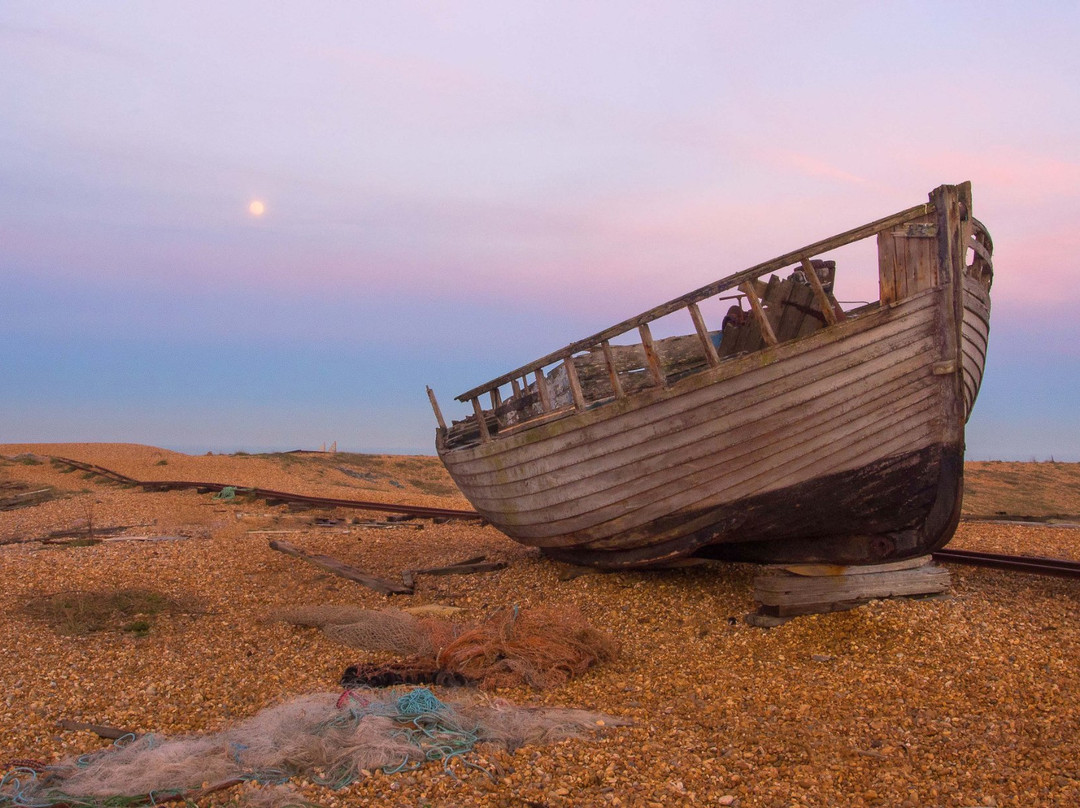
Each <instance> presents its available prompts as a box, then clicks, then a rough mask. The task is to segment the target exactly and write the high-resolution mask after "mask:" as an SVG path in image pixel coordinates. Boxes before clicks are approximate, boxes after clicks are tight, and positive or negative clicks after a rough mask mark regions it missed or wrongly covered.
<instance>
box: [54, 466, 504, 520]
mask: <svg viewBox="0 0 1080 808" xmlns="http://www.w3.org/2000/svg"><path fill="white" fill-rule="evenodd" d="M52 459H53V460H55V461H56V462H57V463H61V464H63V465H65V466H70V467H71V468H74V469H79V470H80V471H86V472H89V473H91V474H96V475H98V476H99V477H104V478H105V479H107V480H112V481H113V482H115V483H121V484H123V485H132V486H138V487H140V488H142V489H143V490H144V491H177V490H184V489H195V490H197V491H199V492H200V493H207V492H210V491H223V490H225V489H226V488H235V489H236V491H237V492H238V493H241V494H248V495H250V496H253V497H257V498H258V499H265V500H277V501H280V502H296V503H301V504H305V505H317V506H322V507H327V508H356V509H357V510H362V511H378V512H380V513H400V514H407V515H409V516H420V517H425V518H435V517H438V518H441V519H482V518H483V517H481V516H480V514H478V513H477V512H476V511H467V510H459V509H456V508H428V507H425V506H423V505H404V504H397V503H389V502H369V501H365V500H358V499H334V498H331V497H312V496H307V495H306V494H293V493H289V492H287V491H274V490H272V489H269V488H249V487H246V486H240V485H229V484H227V483H206V482H193V481H189V480H136V479H135V478H134V477H128V476H127V475H125V474H120V473H119V472H116V471H112V470H111V469H107V468H103V467H102V466H95V465H94V464H93V463H83V462H82V461H80V460H71V459H70V458H67V457H53V458H52Z"/></svg>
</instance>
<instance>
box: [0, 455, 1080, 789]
mask: <svg viewBox="0 0 1080 808" xmlns="http://www.w3.org/2000/svg"><path fill="white" fill-rule="evenodd" d="M22 451H32V452H37V453H38V454H48V453H54V454H58V455H63V456H68V457H72V458H73V459H77V460H83V461H87V462H91V463H96V464H99V465H102V466H105V467H107V468H113V469H115V470H117V471H121V472H123V473H125V474H129V475H131V476H133V477H136V478H140V479H150V478H153V477H155V475H157V477H156V478H157V479H198V480H208V481H217V482H223V483H237V484H241V485H259V486H262V487H265V488H273V489H277V490H284V491H297V492H301V493H310V494H315V495H323V496H350V497H353V498H375V497H376V496H385V497H386V499H387V501H393V500H394V499H397V500H399V501H403V502H409V503H414V504H421V505H441V506H446V507H467V504H466V503H465V502H464V501H463V500H461V499H460V498H459V497H454V496H452V495H447V494H438V495H435V494H431V493H428V492H430V491H431V490H442V489H439V488H438V487H437V486H439V485H445V484H446V481H445V477H442V478H440V477H439V473H440V471H441V469H440V467H439V466H438V461H437V460H434V459H426V458H421V459H410V460H415V461H416V462H415V463H414V466H415V468H416V469H419V468H421V467H423V468H424V470H423V474H422V475H421V476H417V475H418V474H419V472H416V471H415V469H414V471H413V472H412V473H413V475H414V476H417V479H418V480H420V482H421V483H422V484H415V485H414V484H412V483H409V482H408V481H406V480H398V482H401V483H402V484H404V485H405V486H406V488H404V489H398V488H396V487H393V486H390V485H389V484H388V483H386V482H385V480H383V481H382V482H372V481H370V480H362V479H357V478H355V477H350V476H349V475H346V474H343V473H339V472H338V471H336V470H335V469H334V468H333V467H332V466H331V465H329V464H326V463H322V462H311V463H309V462H307V461H305V460H304V459H303V458H301V459H294V460H292V461H282V460H280V459H277V458H273V459H272V458H265V457H221V456H214V457H187V456H184V455H178V454H175V453H170V452H164V451H163V450H159V449H153V448H151V447H139V446H130V447H129V446H117V445H95V444H87V445H82V446H78V445H67V446H63V447H47V446H36V447H34V446H30V447H12V446H0V455H7V456H11V455H15V454H19V453H20V452H22ZM162 459H165V460H167V465H165V466H160V465H155V464H156V463H158V462H159V461H160V460H162ZM393 462H394V459H392V458H391V459H386V463H387V464H388V465H386V466H385V468H393V466H392V464H393ZM424 463H427V464H430V465H431V467H430V468H427V467H425V466H424ZM380 468H383V467H382V466H381V467H380ZM320 472H321V473H320ZM365 473H367V472H365ZM376 476H377V475H376ZM380 479H382V478H380ZM386 479H389V478H386ZM393 479H395V480H397V477H394V478H393ZM440 479H441V482H440ZM2 481H19V482H32V483H41V484H44V485H52V486H55V487H57V489H59V490H61V491H63V492H65V495H64V496H62V497H61V498H59V499H56V500H52V501H50V502H46V503H42V504H40V505H35V506H32V507H27V508H20V509H17V510H14V511H8V512H3V513H0V541H4V540H10V541H15V542H16V543H11V544H5V545H2V546H0V570H2V574H3V578H4V586H3V587H2V588H0V625H2V627H3V631H2V633H0V659H2V660H3V664H2V665H0V726H2V727H3V729H2V730H0V763H3V762H4V761H7V760H10V759H14V758H37V759H42V760H52V759H54V758H56V757H58V756H60V755H67V754H72V753H76V752H85V751H90V750H92V749H96V748H100V747H101V746H103V745H105V744H107V743H108V741H102V740H100V739H98V738H96V737H95V736H92V735H89V734H87V733H81V732H64V731H61V730H59V729H58V727H57V726H56V722H57V721H58V720H59V719H62V718H66V719H71V720H75V721H84V722H87V723H94V724H107V725H112V726H117V727H123V728H126V729H131V730H135V731H154V732H162V733H167V734H172V733H184V732H206V731H216V730H220V729H221V728H222V727H224V726H226V725H227V724H229V723H231V722H233V721H236V720H239V719H241V718H244V717H247V716H250V715H252V714H254V713H255V712H257V711H258V710H259V709H261V708H263V707H266V706H268V705H271V704H275V703H278V702H280V701H282V700H284V699H286V698H289V697H292V696H296V695H300V694H304V693H310V692H315V691H321V690H326V689H328V688H332V687H333V685H334V683H335V682H336V681H337V678H338V676H340V674H341V671H342V670H343V669H344V668H345V667H346V666H347V665H349V664H351V663H354V662H356V661H358V660H357V652H356V651H355V650H353V649H349V648H345V647H343V646H340V645H337V644H336V643H333V642H331V641H330V640H328V639H327V638H325V637H324V636H322V634H321V633H320V632H318V631H317V630H314V629H309V628H303V627H294V626H289V625H286V624H282V623H275V622H271V621H266V620H264V619H263V618H265V617H266V615H268V614H269V613H271V612H272V611H273V610H275V609H287V608H295V607H299V606H303V605H308V604H333V605H340V606H358V607H361V608H366V609H383V608H387V607H393V608H405V607H412V606H422V605H431V604H435V605H440V606H447V607H455V608H458V609H461V610H462V611H461V612H459V613H458V614H459V615H460V617H461V619H463V620H473V619H479V618H480V617H482V616H483V615H485V614H488V613H489V612H491V611H492V610H494V609H496V608H498V607H501V606H509V605H514V604H517V605H519V606H522V607H525V606H530V607H532V606H535V607H539V606H547V605H554V606H569V607H574V608H577V609H579V610H580V611H581V613H582V614H583V615H584V616H585V618H586V619H587V620H588V621H589V623H590V624H592V625H593V626H595V627H597V628H599V629H602V630H604V631H606V632H608V633H610V634H611V635H613V636H614V637H615V638H616V639H617V641H618V643H619V646H620V652H619V656H618V657H617V659H616V660H615V661H614V662H611V663H607V664H605V665H602V666H600V667H598V668H595V669H593V670H592V671H590V672H589V673H587V674H586V675H584V676H583V677H582V678H580V679H576V680H574V681H571V682H570V683H569V684H567V685H566V686H565V687H562V688H558V689H555V690H552V691H546V692H534V691H530V690H527V689H525V688H510V689H504V690H500V691H497V692H496V693H494V694H493V695H494V696H497V697H498V696H501V697H506V698H509V699H511V700H513V701H514V702H516V703H535V704H545V705H553V706H554V705H558V706H568V707H580V708H583V709H589V710H597V711H601V712H606V713H610V714H613V715H617V716H621V717H623V718H628V719H630V720H631V721H633V724H632V725H631V726H627V727H616V728H611V729H610V730H609V731H608V732H606V733H605V734H604V735H603V736H602V737H600V738H599V739H597V740H595V741H585V740H575V741H566V742H562V743H559V744H555V745H553V746H548V747H536V748H530V747H525V748H522V749H519V750H517V751H516V752H514V753H507V752H503V751H498V750H481V752H480V753H479V755H478V758H477V761H476V762H478V763H480V764H481V765H484V766H485V767H487V768H488V769H490V770H491V771H493V772H495V779H494V780H492V779H489V778H488V777H486V776H484V775H482V774H480V773H478V772H472V771H470V770H467V769H465V768H455V769H454V771H455V772H456V773H457V774H458V776H459V777H460V780H456V779H454V778H452V777H448V776H446V775H445V774H444V773H443V772H442V770H441V768H439V767H438V766H427V767H424V768H422V769H419V770H417V771H415V772H412V773H409V774H401V775H393V776H386V775H381V774H380V775H373V776H372V777H370V778H366V779H365V780H363V781H361V782H358V783H356V784H354V785H351V786H349V787H347V788H346V789H343V790H341V791H331V790H329V789H327V788H324V787H319V786H315V785H313V784H311V783H309V782H304V781H294V782H293V783H292V784H291V786H292V787H293V788H294V789H295V791H296V792H297V793H299V794H300V795H301V796H302V797H303V798H305V799H309V800H311V801H313V802H315V803H317V804H319V805H324V806H337V805H341V806H344V805H360V804H373V805H385V806H412V807H415V806H420V805H425V804H428V805H455V806H469V805H476V806H521V805H529V804H531V805H545V806H551V808H554V807H555V806H564V805H565V806H569V805H574V806H578V805H597V806H648V805H673V804H685V805H738V806H785V807H786V806H795V805H804V806H818V805H829V806H924V805H940V806H957V807H960V806H974V805H995V804H996V805H999V806H1006V805H1018V806H1025V807H1027V806H1035V805H1038V806H1043V805H1062V806H1065V805H1074V804H1076V803H1077V802H1078V801H1080V765H1078V764H1077V761H1078V760H1080V709H1078V708H1077V706H1076V700H1077V694H1078V693H1080V608H1078V606H1080V582H1077V581H1070V580H1065V579H1052V578H1041V577H1037V576H1031V575H1020V574H1012V573H1006V572H1000V571H993V570H982V569H975V568H968V567H959V566H956V567H952V568H951V570H952V574H953V597H952V598H951V599H948V600H942V601H923V602H919V601H887V602H883V601H878V602H874V603H871V604H869V605H867V606H864V607H861V608H858V609H855V610H852V611H850V612H839V613H835V614H828V615H817V616H810V617H803V618H799V619H797V620H793V621H791V622H789V623H786V624H784V625H782V626H779V627H777V628H774V629H769V630H763V629H760V628H753V627H750V626H747V625H745V624H744V623H742V622H741V616H742V615H744V614H746V613H747V612H749V611H752V609H753V608H754V604H753V602H752V599H751V598H752V593H751V581H752V578H753V576H754V574H755V573H756V571H757V568H755V567H752V566H749V565H734V564H731V565H721V564H710V565H706V566H701V567H691V568H687V569H682V570H671V571H664V572H649V573H646V572H620V573H614V574H603V575H583V576H580V577H574V578H572V579H570V580H560V572H561V571H562V570H561V569H560V567H559V566H558V565H556V564H553V563H551V562H549V561H546V560H545V559H543V558H542V557H541V556H540V555H539V554H537V553H536V552H535V551H533V550H529V549H526V548H523V547H520V546H519V545H516V544H514V543H513V542H511V541H509V540H508V539H506V538H505V537H504V536H502V535H501V534H499V533H498V532H497V531H495V530H494V529H492V528H490V527H478V526H476V525H467V524H461V523H452V522H451V523H445V524H439V525H436V524H432V523H431V522H423V523H422V524H423V525H424V529H423V530H415V531H414V530H410V531H390V530H372V529H364V528H363V527H361V526H356V527H353V528H350V529H349V530H348V531H347V532H331V531H328V530H326V529H323V528H319V527H317V526H315V525H313V524H311V519H312V516H311V514H307V515H305V514H295V513H290V512H289V511H288V510H287V509H286V508H284V507H274V508H272V507H268V506H265V505H264V504H263V503H257V502H256V503H245V502H239V503H236V504H222V503H220V502H215V501H214V500H213V499H212V498H211V497H210V496H209V495H200V494H197V493H195V492H191V491H180V492H166V493H144V492H142V491H139V490H129V489H123V488H119V487H116V486H112V485H105V484H103V483H101V482H100V481H98V480H96V479H82V478H81V475H78V474H63V473H61V472H60V471H59V470H58V469H55V468H53V467H52V466H51V465H50V464H48V463H47V462H45V463H42V464H41V465H24V464H22V463H2V462H0V482H2ZM354 484H355V485H370V486H376V488H365V489H363V493H362V495H361V494H360V493H359V490H358V489H357V488H356V487H353V485H354ZM380 485H385V488H386V490H385V491H384V492H382V491H381V490H376V489H377V487H378V486H380ZM88 506H89V507H90V509H91V510H92V517H93V521H94V522H95V523H97V524H99V525H106V524H129V525H131V524H143V525H144V526H142V527H139V528H137V529H132V531H129V532H137V533H139V534H141V535H146V534H151V533H158V534H162V535H164V534H169V535H177V534H181V533H184V531H186V533H187V534H189V535H191V536H192V538H190V539H187V540H183V541H169V542H109V543H100V544H92V545H89V546H70V547H59V546H56V547H52V546H46V545H42V544H41V543H39V542H24V541H23V540H24V539H33V538H40V537H41V536H43V535H45V534H47V533H48V532H50V531H53V530H58V529H63V528H69V527H71V526H72V525H74V524H77V523H78V522H79V520H82V519H86V513H87V510H88ZM320 515H326V514H320ZM331 515H336V516H339V517H346V516H348V517H351V516H352V515H353V514H351V513H350V514H344V513H339V514H331ZM257 529H290V530H298V531H300V532H298V533H296V534H293V535H291V536H290V541H293V542H295V543H296V544H297V545H298V546H302V547H303V548H304V549H305V550H308V551H310V552H317V553H326V554H329V555H333V556H335V557H337V558H340V559H341V560H342V561H344V562H346V563H350V564H354V565H356V566H358V567H361V568H363V569H365V570H367V571H370V572H372V573H373V574H376V575H379V576H383V577H387V578H391V577H394V576H396V575H400V572H401V570H403V569H408V568H414V567H416V566H418V565H421V566H426V565H431V566H434V565H439V564H449V563H452V562H454V561H457V560H460V559H461V558H463V557H466V556H473V555H486V556H487V557H488V558H489V559H493V560H504V561H507V562H509V566H508V567H506V568H505V569H502V570H499V571H495V572H491V573H482V574H476V575H468V576H455V577H452V578H448V577H428V576H421V577H419V578H418V579H417V590H416V594H414V595H412V596H384V595H379V594H376V593H374V592H372V591H370V590H368V589H366V588H365V587H363V586H360V585H359V584H355V583H352V582H350V581H346V580H343V579H340V578H335V577H334V576H331V575H329V574H327V573H324V572H322V571H320V570H318V569H315V568H313V567H311V566H309V565H306V564H303V563H302V562H299V561H298V560H296V559H293V558H290V557H288V556H285V555H282V554H280V553H275V552H274V551H272V550H270V549H269V547H268V546H267V543H266V538H267V537H266V536H265V535H259V534H251V533H249V532H248V531H249V530H257ZM956 546H958V547H964V548H967V549H978V550H987V551H995V552H1009V553H1028V554H1039V555H1049V556H1061V557H1071V558H1080V531H1077V530H1070V529H1065V528H1053V527H1043V526H1024V525H989V524H982V523H964V524H962V525H961V528H960V530H959V532H958V534H957V537H956ZM135 587H138V588H148V589H155V590H157V591H159V592H161V593H163V594H164V595H166V596H168V597H169V598H172V599H174V600H176V601H178V602H182V603H184V604H185V610H183V611H176V612H172V611H170V612H167V613H163V614H159V615H157V616H156V618H155V620H154V622H153V625H152V627H151V629H150V631H149V632H148V633H146V634H145V636H136V635H135V634H133V633H131V632H122V631H99V632H94V633H91V634H87V635H85V636H80V637H75V638H73V637H70V636H64V635H62V634H59V633H57V632H56V631H54V630H53V629H51V628H50V627H49V626H48V625H47V624H45V623H43V622H42V621H40V620H37V619H34V618H32V617H30V616H28V615H27V614H26V613H25V612H24V611H23V609H22V606H23V604H24V603H25V602H26V601H27V600H29V599H31V598H34V597H39V596H41V595H47V594H54V593H58V592H62V591H73V590H80V591H104V590H108V589H110V588H112V589H122V588H135ZM731 618H738V619H731ZM365 658H370V659H371V660H372V661H377V660H378V659H380V657H379V656H377V655H371V656H370V657H365ZM382 658H385V657H382ZM261 790H262V789H260V788H259V787H257V786H253V785H245V786H243V787H237V788H234V789H231V790H228V791H224V792H221V793H220V794H215V795H213V796H210V797H207V798H205V799H204V800H203V804H224V803H226V802H227V801H229V800H235V799H237V798H238V797H240V796H242V795H244V794H254V793H255V792H258V791H261Z"/></svg>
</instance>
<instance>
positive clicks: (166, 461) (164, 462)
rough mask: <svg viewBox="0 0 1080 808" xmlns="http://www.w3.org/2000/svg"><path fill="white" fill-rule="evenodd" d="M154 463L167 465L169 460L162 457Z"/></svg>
mask: <svg viewBox="0 0 1080 808" xmlns="http://www.w3.org/2000/svg"><path fill="white" fill-rule="evenodd" d="M154 465H155V466H167V465H169V461H168V460H165V459H164V458H162V459H161V460H159V461H158V462H156V463H155V464H154Z"/></svg>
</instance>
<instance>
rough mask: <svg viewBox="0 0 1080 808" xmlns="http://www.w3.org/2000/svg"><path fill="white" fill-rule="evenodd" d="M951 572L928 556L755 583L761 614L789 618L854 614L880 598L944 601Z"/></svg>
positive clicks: (819, 568) (806, 568) (783, 570)
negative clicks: (935, 597) (934, 597)
mask: <svg viewBox="0 0 1080 808" xmlns="http://www.w3.org/2000/svg"><path fill="white" fill-rule="evenodd" d="M948 589H949V572H948V570H946V569H945V568H944V567H939V566H937V565H936V564H934V563H932V562H931V561H930V557H929V556H922V557H919V558H915V559H907V560H904V561H899V562H894V563H891V564H875V565H862V566H846V567H842V566H830V565H819V564H815V565H799V566H796V567H770V568H768V569H767V571H766V572H765V574H763V575H760V576H758V577H757V578H755V579H754V598H755V599H756V600H757V601H758V603H759V604H761V610H760V613H761V614H766V615H771V616H774V617H791V616H796V615H804V614H817V613H823V612H832V611H840V610H843V609H850V608H853V607H855V606H859V605H861V604H863V603H867V602H868V601H871V600H876V599H880V598H894V597H913V596H927V595H940V594H942V593H945V592H947V591H948Z"/></svg>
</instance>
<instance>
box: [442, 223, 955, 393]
mask: <svg viewBox="0 0 1080 808" xmlns="http://www.w3.org/2000/svg"><path fill="white" fill-rule="evenodd" d="M935 210H936V208H935V205H934V203H933V202H924V203H922V204H919V205H915V206H913V207H910V208H907V209H905V210H902V211H900V212H899V213H894V214H892V215H890V216H885V217H883V218H881V219H876V220H874V221H872V222H870V223H869V224H864V225H861V226H859V227H855V228H852V229H851V230H847V231H845V232H843V233H840V234H838V235H835V236H830V237H828V238H825V239H821V240H820V241H816V242H814V243H812V244H808V245H806V246H805V247H800V248H799V249H796V250H792V251H791V252H788V253H784V254H783V255H781V256H778V257H777V258H773V259H771V260H769V261H764V262H762V263H760V264H756V265H754V266H752V267H749V268H747V269H744V270H742V271H741V272H736V273H734V274H733V275H728V276H726V277H724V278H721V279H720V280H717V281H713V282H712V283H709V284H706V285H705V286H702V287H700V288H698V289H695V290H694V291H692V292H687V293H686V294H684V295H681V296H680V297H677V298H674V299H672V300H669V301H668V302H667V303H661V304H660V305H659V306H654V307H653V308H651V309H649V310H647V311H645V312H642V313H641V314H639V315H637V316H636V317H631V318H629V319H627V320H623V321H622V322H621V323H617V324H616V325H613V326H610V327H608V328H605V329H604V330H602V331H599V332H597V333H596V334H593V335H591V336H588V337H585V338H584V339H579V340H577V341H575V342H572V343H570V344H569V345H567V346H564V347H563V348H559V349H558V350H555V351H552V352H551V353H549V354H547V355H545V356H543V357H541V358H540V359H536V360H534V361H532V362H529V363H528V364H525V365H522V366H521V367H519V368H516V369H515V370H512V371H510V372H509V373H504V374H503V375H501V376H498V377H496V378H494V379H492V380H491V381H488V382H485V383H483V384H480V385H477V386H476V387H473V388H472V389H470V390H467V391H465V392H464V393H461V394H460V395H457V396H455V397H454V398H455V399H456V400H457V401H460V402H463V403H464V402H467V401H471V400H473V399H475V398H477V397H478V396H480V395H482V394H484V393H487V392H489V391H491V390H494V389H497V388H499V387H501V386H502V385H504V384H508V383H510V382H511V381H513V380H515V379H521V378H523V377H525V376H526V375H528V374H529V373H534V372H541V371H542V369H543V368H545V367H547V366H548V365H551V364H554V363H556V362H561V361H563V360H565V359H567V358H569V357H571V356H573V355H574V354H576V353H579V352H581V351H588V350H592V349H593V348H596V347H598V346H599V345H601V344H602V343H604V342H606V341H608V340H610V339H612V338H614V337H617V336H619V335H621V334H625V333H626V332H628V331H630V330H631V329H634V328H638V327H640V326H642V325H646V324H648V323H650V322H652V321H653V320H658V319H660V318H661V317H665V316H667V315H668V314H672V313H674V312H676V311H678V310H679V309H682V308H686V307H687V306H690V305H691V304H694V303H698V302H700V301H702V300H705V299H707V298H710V297H713V296H715V295H718V294H720V293H721V292H726V291H728V290H729V289H734V288H735V287H737V286H739V285H740V284H741V283H744V282H746V281H751V280H755V279H757V278H758V277H760V276H761V275H764V274H766V273H768V272H775V271H776V270H779V269H783V268H784V267H786V266H791V265H792V264H796V263H800V262H801V261H802V260H803V259H810V258H812V257H813V256H815V255H820V254H821V253H824V252H829V251H831V250H835V249H837V248H839V247H843V246H845V245H847V244H852V243H854V242H856V241H862V240H863V239H866V238H870V237H871V236H874V235H877V234H878V233H881V232H883V231H885V230H888V229H889V228H890V227H896V226H898V225H902V224H905V223H907V222H909V221H912V220H913V219H918V218H920V217H923V216H928V215H930V214H932V213H934V212H935Z"/></svg>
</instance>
